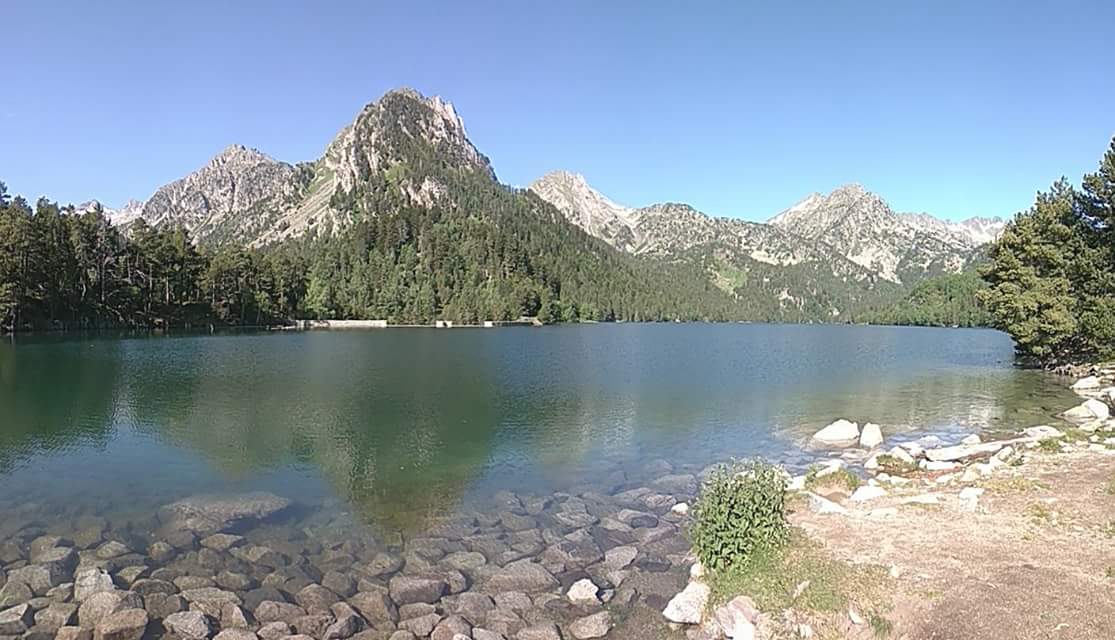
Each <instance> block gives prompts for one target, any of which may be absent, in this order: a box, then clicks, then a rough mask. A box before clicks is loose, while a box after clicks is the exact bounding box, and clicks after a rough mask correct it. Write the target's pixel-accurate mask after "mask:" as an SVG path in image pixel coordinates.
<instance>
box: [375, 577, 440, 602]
mask: <svg viewBox="0 0 1115 640" xmlns="http://www.w3.org/2000/svg"><path fill="white" fill-rule="evenodd" d="M388 589H389V590H390V593H391V599H392V600H394V601H395V604H398V605H404V604H413V603H416V602H425V603H428V604H433V603H435V602H437V601H438V600H440V599H441V597H442V596H443V595H445V593H446V591H448V589H449V586H448V585H447V584H446V583H445V580H442V579H440V578H432V577H421V576H408V575H398V576H395V577H393V578H391V580H390V582H388Z"/></svg>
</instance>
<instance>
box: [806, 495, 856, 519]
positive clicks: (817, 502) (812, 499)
mask: <svg viewBox="0 0 1115 640" xmlns="http://www.w3.org/2000/svg"><path fill="white" fill-rule="evenodd" d="M805 496H806V498H808V499H809V510H810V511H812V512H813V513H816V514H818V515H822V516H824V515H844V514H846V513H848V510H847V509H845V508H844V507H842V506H840V505H838V504H836V503H835V502H833V501H832V500H829V499H828V498H825V497H823V496H819V495H817V494H815V493H812V492H809V491H806V492H805Z"/></svg>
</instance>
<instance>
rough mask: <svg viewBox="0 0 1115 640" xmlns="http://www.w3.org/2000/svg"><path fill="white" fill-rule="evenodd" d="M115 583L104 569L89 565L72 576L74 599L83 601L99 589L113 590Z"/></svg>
mask: <svg viewBox="0 0 1115 640" xmlns="http://www.w3.org/2000/svg"><path fill="white" fill-rule="evenodd" d="M114 590H116V585H115V584H113V582H112V576H110V575H108V572H107V571H105V570H104V569H100V568H97V567H90V568H88V569H82V570H81V571H78V572H77V576H75V577H74V600H76V601H77V602H84V601H85V599H86V598H88V597H89V596H91V595H93V594H94V593H99V592H101V591H114Z"/></svg>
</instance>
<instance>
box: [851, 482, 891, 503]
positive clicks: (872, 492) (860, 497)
mask: <svg viewBox="0 0 1115 640" xmlns="http://www.w3.org/2000/svg"><path fill="white" fill-rule="evenodd" d="M886 495H887V490H886V489H884V488H882V487H872V486H870V485H864V486H862V487H859V488H858V489H856V490H855V491H854V492H853V493H852V497H851V498H849V500H851V501H852V502H867V501H869V500H875V499H877V498H882V497H884V496H886Z"/></svg>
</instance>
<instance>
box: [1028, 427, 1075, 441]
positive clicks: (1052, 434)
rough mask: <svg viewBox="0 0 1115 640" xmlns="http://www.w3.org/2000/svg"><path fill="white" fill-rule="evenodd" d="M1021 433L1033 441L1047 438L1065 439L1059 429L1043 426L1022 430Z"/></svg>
mask: <svg viewBox="0 0 1115 640" xmlns="http://www.w3.org/2000/svg"><path fill="white" fill-rule="evenodd" d="M1022 433H1024V434H1026V436H1027V437H1030V438H1033V439H1034V440H1047V439H1049V438H1064V437H1065V434H1064V433H1062V432H1061V431H1060V430H1059V429H1055V428H1053V427H1050V426H1048V425H1044V424H1043V425H1038V426H1036V427H1029V428H1027V429H1024V430H1023V431H1022Z"/></svg>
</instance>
